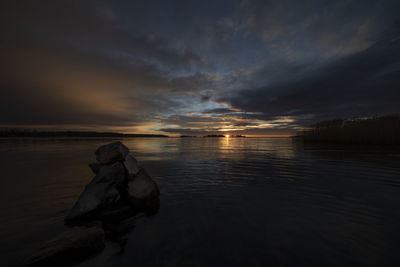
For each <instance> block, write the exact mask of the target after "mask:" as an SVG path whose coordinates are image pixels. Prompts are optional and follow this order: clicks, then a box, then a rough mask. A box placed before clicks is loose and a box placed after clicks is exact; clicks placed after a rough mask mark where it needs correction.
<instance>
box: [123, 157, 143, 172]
mask: <svg viewBox="0 0 400 267" xmlns="http://www.w3.org/2000/svg"><path fill="white" fill-rule="evenodd" d="M124 166H125V168H126V170H127V172H128V175H129V176H135V175H136V174H138V172H139V165H138V163H137V161H136V159H135V158H134V157H133V156H132V155H130V154H128V155H127V156H126V157H125V161H124Z"/></svg>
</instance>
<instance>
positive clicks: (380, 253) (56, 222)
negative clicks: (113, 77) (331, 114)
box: [0, 138, 400, 266]
mask: <svg viewBox="0 0 400 267" xmlns="http://www.w3.org/2000/svg"><path fill="white" fill-rule="evenodd" d="M110 141H111V139H86V140H84V139H82V140H79V139H76V140H73V139H64V140H52V139H33V140H32V139H30V140H29V139H24V140H22V139H14V140H7V139H0V166H1V178H0V196H1V199H0V200H1V201H0V210H1V220H0V265H1V266H17V265H18V264H19V263H21V261H22V260H23V259H24V258H25V257H26V256H28V255H29V254H30V253H32V252H33V251H34V250H35V249H36V248H38V246H40V244H42V243H43V242H44V241H45V240H47V239H48V238H51V237H52V236H54V235H55V234H57V233H58V232H59V231H61V230H63V229H64V226H63V219H64V217H65V215H66V213H67V211H68V210H69V209H70V208H71V207H72V205H73V204H74V202H75V201H76V199H77V197H78V196H79V194H80V193H81V192H82V190H83V187H84V185H85V184H87V183H89V181H90V180H91V179H92V178H93V174H92V173H91V171H90V169H89V168H88V166H87V164H88V163H90V162H92V161H94V154H93V153H94V151H95V149H96V148H97V147H98V146H100V145H102V144H105V143H108V142H110ZM122 141H123V142H124V143H125V144H126V145H127V146H128V147H129V148H130V150H131V152H132V153H133V155H134V156H135V157H136V158H137V159H138V161H139V163H140V164H141V165H142V166H143V167H145V168H146V169H147V170H148V172H149V173H150V174H151V176H152V177H153V178H154V179H155V180H156V181H157V183H158V184H159V187H160V190H161V206H160V209H159V211H158V213H157V214H156V215H154V216H151V217H146V218H142V219H140V220H138V222H137V226H136V228H135V229H134V230H133V231H132V232H130V233H128V234H127V236H126V237H127V239H128V241H127V244H126V247H125V251H124V253H122V254H120V255H117V253H115V251H116V249H115V246H114V245H113V244H107V247H106V249H105V250H104V252H103V253H102V254H100V255H98V256H97V257H94V258H92V259H90V260H89V261H87V262H84V263H83V264H81V265H80V266H310V265H313V266H400V255H399V249H400V230H399V227H400V149H399V148H391V149H387V148H384V147H379V146H372V147H364V148H360V147H340V146H322V147H321V146H304V145H302V144H298V143H294V142H292V140H291V139H287V138H229V139H228V138H131V139H124V140H122Z"/></svg>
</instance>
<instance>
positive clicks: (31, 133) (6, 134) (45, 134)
mask: <svg viewBox="0 0 400 267" xmlns="http://www.w3.org/2000/svg"><path fill="white" fill-rule="evenodd" d="M0 137H3V138H40V137H42V138H51V137H56V138H96V137H98V138H105V137H107V138H126V137H129V138H138V137H157V138H159V137H162V138H165V137H168V136H167V135H162V134H123V133H111V132H85V131H54V132H53V131H36V130H19V129H17V130H15V129H11V130H10V129H7V130H3V131H0Z"/></svg>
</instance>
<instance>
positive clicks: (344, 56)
mask: <svg viewBox="0 0 400 267" xmlns="http://www.w3.org/2000/svg"><path fill="white" fill-rule="evenodd" d="M399 13H400V4H399V1H395V0H393V1H391V0H382V1H378V0H376V1H373V0H371V1H361V0H339V1H317V0H308V1H293V0H284V1H261V0H243V1H228V0H226V1H217V2H212V3H211V2H209V1H178V0H177V1H112V2H110V1H94V0H89V1H11V0H10V1H2V2H1V3H0V30H1V32H2V34H1V35H0V60H1V61H0V62H1V63H0V89H1V92H2V95H1V98H0V124H1V125H32V126H35V125H67V126H66V127H68V125H70V126H72V125H74V126H79V127H85V126H87V127H89V126H96V127H98V128H99V129H102V127H103V128H104V129H123V130H124V131H136V132H137V131H150V132H159V131H164V132H167V133H185V134H189V133H190V134H194V133H196V132H197V133H209V132H210V131H211V132H212V131H225V132H226V131H228V132H231V133H235V132H240V133H249V134H250V133H251V134H263V133H265V134H268V133H271V134H276V133H282V134H286V133H288V132H293V131H296V129H298V128H299V127H301V126H303V125H307V124H309V123H312V122H314V121H316V120H323V119H328V118H336V117H349V116H368V115H379V114H386V113H397V112H400V111H399V108H398V104H397V103H398V102H399V100H400V99H399V98H400V97H399V93H398V88H399V87H400V82H399V78H398V77H400V75H399V74H400V73H399V68H400V67H399V62H400V55H399V54H400V53H399V51H400V50H399V48H400V47H399V46H400V45H399V40H400V35H399V30H398V29H399V28H400V25H399V21H398V14H399Z"/></svg>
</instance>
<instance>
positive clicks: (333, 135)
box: [293, 115, 400, 145]
mask: <svg viewBox="0 0 400 267" xmlns="http://www.w3.org/2000/svg"><path fill="white" fill-rule="evenodd" d="M293 140H300V141H302V142H304V143H336V144H362V145H366V144H376V145H400V115H390V116H382V117H370V118H354V119H347V120H342V119H337V120H329V121H322V122H319V123H317V124H314V125H311V126H310V127H309V128H308V129H305V130H303V131H300V132H299V133H298V134H297V136H294V137H293Z"/></svg>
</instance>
